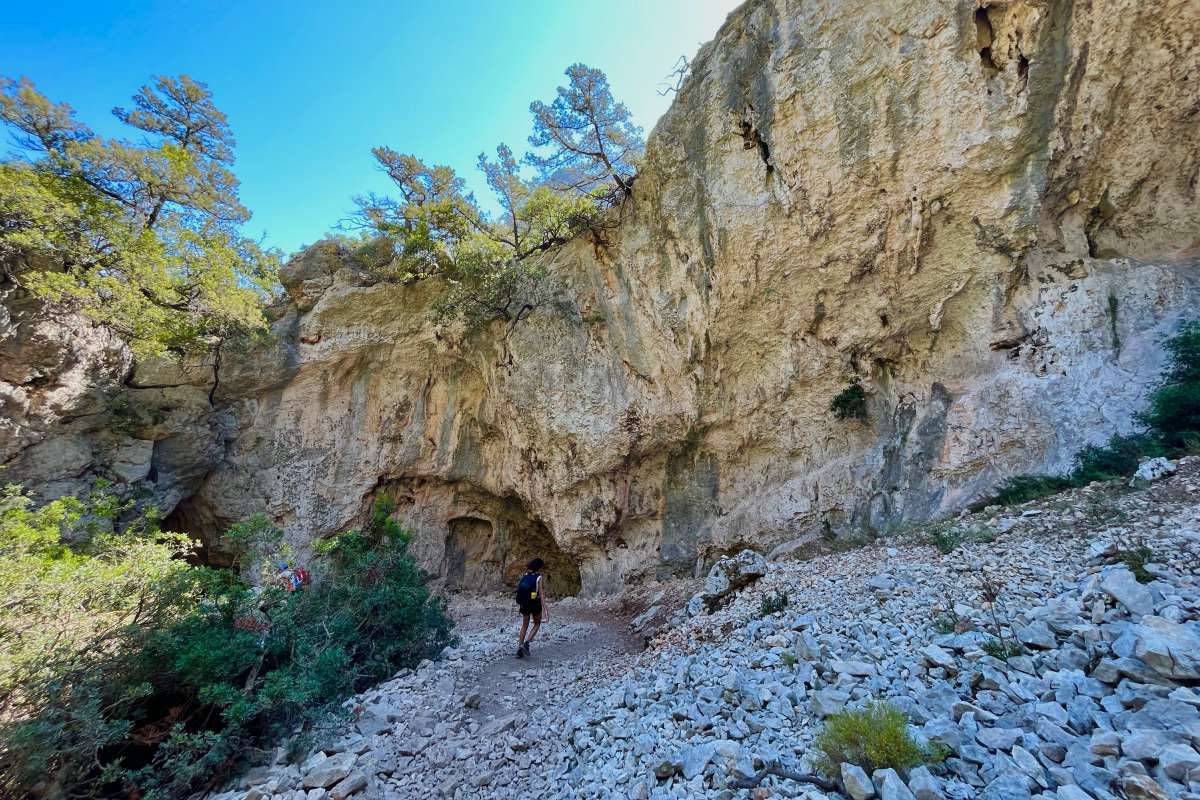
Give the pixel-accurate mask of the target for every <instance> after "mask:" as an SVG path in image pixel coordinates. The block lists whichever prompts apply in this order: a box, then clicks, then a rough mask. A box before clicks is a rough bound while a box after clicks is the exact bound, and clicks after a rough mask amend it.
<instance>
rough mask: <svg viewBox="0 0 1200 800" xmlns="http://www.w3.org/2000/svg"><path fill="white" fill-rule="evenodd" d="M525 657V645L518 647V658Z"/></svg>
mask: <svg viewBox="0 0 1200 800" xmlns="http://www.w3.org/2000/svg"><path fill="white" fill-rule="evenodd" d="M524 657H525V645H521V644H519V645H517V658H524Z"/></svg>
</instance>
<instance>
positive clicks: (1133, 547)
mask: <svg viewBox="0 0 1200 800" xmlns="http://www.w3.org/2000/svg"><path fill="white" fill-rule="evenodd" d="M1117 557H1118V558H1120V559H1121V562H1122V563H1123V564H1124V565H1125V566H1127V567H1129V571H1130V572H1132V573H1133V577H1134V578H1136V579H1137V582H1138V583H1150V582H1151V581H1152V580H1154V576H1153V575H1151V574H1150V572H1149V571H1147V569H1146V565H1147V564H1149V563H1150V562H1151V561H1153V560H1154V551H1153V550H1152V549H1150V546H1149V545H1148V544H1146V540H1145V539H1141V538H1137V539H1130V540H1128V541H1124V542H1119V543H1118V544H1117Z"/></svg>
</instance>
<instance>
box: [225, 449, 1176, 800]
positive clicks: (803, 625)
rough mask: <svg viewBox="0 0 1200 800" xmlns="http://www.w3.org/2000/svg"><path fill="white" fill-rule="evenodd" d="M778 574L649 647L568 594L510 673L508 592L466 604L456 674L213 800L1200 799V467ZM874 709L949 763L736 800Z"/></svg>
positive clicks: (427, 667) (368, 699) (683, 616)
mask: <svg viewBox="0 0 1200 800" xmlns="http://www.w3.org/2000/svg"><path fill="white" fill-rule="evenodd" d="M935 535H936V541H937V542H938V543H939V544H940V545H941V547H940V548H935V547H934V546H933V545H932V542H933V541H934V540H935V539H934V537H935ZM1133 547H1144V548H1145V550H1144V551H1143V552H1144V558H1143V559H1142V560H1141V562H1139V563H1138V565H1137V569H1138V570H1140V574H1138V575H1135V572H1134V570H1133V569H1131V564H1130V562H1129V560H1128V554H1129V552H1130V548H1133ZM751 560H753V559H751ZM763 567H764V569H765V573H766V574H765V575H764V576H763V577H761V578H760V579H759V580H757V581H756V582H754V583H752V584H750V585H749V586H747V587H745V588H743V589H741V590H740V591H737V592H735V593H733V594H731V595H730V596H728V597H726V598H724V600H723V605H721V607H719V608H717V609H716V610H714V611H712V612H711V613H709V612H708V611H707V610H706V609H705V608H704V606H705V603H703V602H692V603H688V604H687V605H688V607H689V608H690V609H691V611H690V612H685V611H683V610H679V611H677V612H676V613H675V615H674V620H673V621H672V623H671V624H670V625H668V626H666V627H665V628H664V629H663V630H662V631H661V632H660V633H659V634H658V635H657V636H656V637H655V638H654V639H653V641H651V643H650V646H649V647H648V648H647V649H645V650H644V651H641V650H640V649H639V648H636V647H634V646H633V643H632V642H631V641H629V639H628V638H627V637H626V634H625V630H626V623H625V620H624V619H623V618H621V617H620V616H619V615H617V614H614V613H611V612H605V611H603V610H601V609H589V608H588V607H586V606H584V605H582V604H578V603H575V602H573V601H568V602H564V603H559V604H556V607H554V608H552V621H551V624H549V625H548V626H546V627H544V628H543V631H542V634H543V635H542V636H541V637H540V638H539V641H538V642H537V643H536V644H535V649H534V658H533V659H532V660H518V659H516V658H515V657H514V652H513V651H514V649H515V645H514V642H513V639H514V638H515V626H514V619H515V616H514V615H513V614H511V613H509V607H508V606H507V604H506V603H505V602H504V601H498V602H497V603H493V604H490V605H489V604H486V603H478V602H476V603H474V604H472V603H468V602H465V601H460V602H457V603H456V605H455V608H454V613H455V616H456V618H457V619H459V625H460V628H459V631H460V635H461V643H460V644H459V646H457V647H456V648H453V649H451V650H450V651H448V652H447V653H446V657H445V658H444V659H442V660H439V661H438V662H432V663H430V662H427V663H424V664H422V665H421V667H420V668H419V669H418V670H416V671H414V672H408V673H403V674H400V675H397V676H396V677H395V678H394V679H393V680H391V681H389V682H388V683H386V684H383V685H381V686H379V687H377V688H376V689H374V690H372V691H371V692H367V693H365V694H364V695H361V696H359V697H358V698H356V699H355V705H356V710H357V712H358V714H359V718H358V721H357V723H356V725H355V728H354V730H351V731H342V732H341V733H340V734H339V735H337V736H334V737H332V739H331V740H330V741H328V742H325V743H323V744H322V746H321V749H319V750H317V751H316V752H314V753H313V755H311V756H310V757H309V759H308V760H307V761H306V762H304V763H302V764H294V765H290V766H288V765H285V764H283V763H282V762H280V763H278V764H276V765H275V766H272V767H267V768H261V769H259V770H257V771H253V772H252V773H251V774H250V775H248V776H246V778H245V779H244V780H243V781H242V783H241V786H240V787H239V788H238V789H237V790H235V791H231V792H229V793H228V796H227V798H224V799H223V800H243V798H245V800H262V799H263V798H266V797H268V796H274V800H326V798H330V799H331V800H342V798H343V797H346V796H349V795H351V794H358V793H362V794H363V795H364V796H371V797H382V798H389V799H395V800H402V799H406V798H431V797H432V798H454V800H484V798H517V797H538V798H562V799H563V800H567V799H568V798H569V799H570V800H576V799H577V798H589V799H594V800H600V798H604V799H605V800H627V799H628V798H632V799H633V800H659V799H661V800H667V798H709V799H710V800H734V799H735V798H738V799H739V800H740V799H741V798H751V800H759V799H760V798H775V797H800V798H809V800H826V798H846V797H849V798H851V800H868V798H873V797H875V798H878V799H879V800H914V798H915V800H969V799H970V798H983V799H984V800H1034V799H1036V800H1118V799H1119V798H1181V800H1200V692H1198V691H1197V688H1200V459H1197V458H1193V459H1187V460H1184V461H1183V462H1182V463H1181V464H1180V469H1179V474H1178V475H1176V476H1174V477H1171V478H1167V479H1165V480H1162V481H1159V482H1156V483H1153V484H1151V485H1149V486H1148V487H1139V488H1136V489H1130V488H1128V487H1126V486H1124V485H1120V484H1105V485H1093V486H1091V487H1085V488H1083V489H1080V490H1076V491H1073V492H1070V493H1067V494H1065V495H1060V496H1058V497H1053V498H1049V499H1047V500H1044V501H1041V502H1037V503H1032V504H1026V505H1025V506H1021V507H1018V508H1015V509H987V510H985V511H983V512H981V513H979V514H975V515H971V516H967V517H963V518H962V519H960V520H957V521H954V522H950V523H946V524H943V525H940V526H935V527H932V528H926V529H923V530H920V531H915V532H911V533H910V534H908V535H906V536H900V537H896V538H892V539H889V540H887V541H885V542H880V543H877V544H873V545H870V546H866V547H860V548H856V549H852V550H849V551H846V552H836V553H830V554H827V555H823V556H819V557H817V558H813V559H811V560H807V561H791V562H779V563H773V564H770V565H763ZM1138 578H1140V580H1139V579H1138ZM716 583H717V584H719V583H721V581H719V580H718V581H716ZM710 584H713V582H712V581H710ZM781 593H786V594H787V603H786V605H785V607H783V608H782V610H779V609H778V607H776V609H775V610H771V609H770V608H767V607H764V604H763V599H764V598H767V597H771V598H777V597H778V596H779V595H780V594H781ZM664 605H670V604H664ZM667 616H670V614H669V613H668V614H667ZM1001 639H1002V640H1003V642H1005V643H1008V644H1009V645H1010V646H1012V647H1013V650H1012V652H1006V653H999V652H998V651H997V648H996V645H997V644H998V643H999V641H1000V640H1001ZM1014 642H1015V643H1019V646H1016V645H1013V643H1014ZM998 655H1000V656H1001V657H997V656H998ZM875 700H882V701H887V702H888V703H890V704H892V705H893V706H895V707H896V708H898V709H900V710H901V711H902V712H903V713H904V714H905V716H906V717H907V718H908V719H909V722H910V732H911V734H912V735H913V736H914V737H915V738H916V739H917V740H918V741H921V742H923V743H925V744H927V745H932V744H936V745H938V746H940V747H941V749H942V752H943V755H944V759H943V760H941V761H940V762H939V763H934V764H930V765H929V766H928V767H921V768H917V769H913V770H911V771H906V772H903V773H902V774H901V773H896V772H893V771H891V770H879V771H876V772H874V773H873V774H872V773H871V772H870V771H869V770H862V769H856V768H853V767H850V768H847V769H846V770H845V771H843V772H841V773H839V774H837V775H834V776H833V778H834V779H835V781H836V782H837V783H838V792H823V791H820V790H818V789H816V788H814V787H812V786H805V785H801V784H798V783H795V782H792V781H789V780H786V779H783V778H776V777H768V778H766V779H765V780H763V781H762V784H761V785H760V786H758V787H757V788H754V789H744V788H737V783H738V782H739V781H744V780H746V779H747V778H752V777H757V776H758V775H759V773H760V771H761V770H762V769H763V768H764V767H766V766H768V765H778V766H780V767H782V768H783V769H786V770H790V771H798V772H807V771H810V770H811V769H812V763H813V742H814V737H815V736H816V734H817V733H818V732H819V731H820V729H821V725H822V721H823V719H825V718H826V717H827V716H828V715H829V714H831V713H833V712H835V711H837V710H839V709H842V708H847V707H849V708H854V707H857V706H861V705H863V704H865V703H867V702H870V701H875Z"/></svg>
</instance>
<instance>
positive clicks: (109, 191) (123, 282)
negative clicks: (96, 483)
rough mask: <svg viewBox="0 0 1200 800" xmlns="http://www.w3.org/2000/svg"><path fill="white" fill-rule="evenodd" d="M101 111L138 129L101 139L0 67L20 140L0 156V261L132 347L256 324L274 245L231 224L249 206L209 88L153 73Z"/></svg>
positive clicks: (188, 346)
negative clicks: (120, 104)
mask: <svg viewBox="0 0 1200 800" xmlns="http://www.w3.org/2000/svg"><path fill="white" fill-rule="evenodd" d="M113 114H114V115H115V116H116V117H117V119H119V120H121V121H122V122H123V123H125V124H126V125H128V126H130V127H131V128H133V129H135V130H137V131H138V132H139V133H140V134H142V135H143V136H142V138H141V139H140V140H138V141H133V140H129V139H105V138H101V137H99V136H97V135H96V134H95V133H94V132H93V131H92V130H91V129H90V128H88V127H87V126H86V125H84V124H83V123H81V122H79V121H78V120H77V119H76V118H75V113H74V111H73V109H71V107H70V106H69V105H66V104H65V103H54V102H51V101H50V100H49V99H47V98H46V97H45V96H44V95H43V94H42V93H41V92H39V91H38V90H37V88H36V87H35V86H34V84H33V83H32V82H31V81H29V80H28V79H25V78H22V79H20V80H12V79H9V78H0V119H2V120H3V121H4V122H5V123H7V125H8V126H9V127H10V128H11V129H12V131H13V132H14V134H15V135H14V139H15V141H16V143H17V145H18V147H19V148H20V149H21V151H22V153H21V154H20V155H17V156H14V157H11V158H9V159H7V160H5V161H3V162H0V268H2V269H3V270H4V273H5V275H6V276H7V277H8V278H9V279H11V280H13V281H15V282H16V283H17V284H19V285H20V286H22V287H23V288H25V289H26V290H27V291H29V292H30V293H32V294H33V295H35V296H37V297H40V298H42V299H45V300H48V301H50V302H53V303H58V304H63V305H65V306H67V307H70V308H74V309H77V310H80V311H82V312H84V313H86V314H88V315H90V316H92V317H94V318H96V319H98V320H100V321H102V322H104V323H105V324H107V325H109V326H111V327H113V328H114V329H115V330H117V331H118V332H119V333H120V334H122V335H123V336H124V337H125V338H126V339H127V340H128V341H129V342H130V343H131V344H132V345H133V346H134V348H135V349H136V350H138V351H139V352H143V353H164V352H171V353H184V352H189V351H194V350H197V349H208V348H211V347H214V346H216V345H217V344H219V343H220V342H223V341H226V340H227V339H229V338H231V337H236V336H241V335H245V334H248V333H252V332H255V331H261V330H263V329H264V327H265V320H264V317H263V313H262V306H263V301H264V298H265V297H266V295H267V293H268V292H269V291H270V290H271V289H272V287H273V286H274V283H275V269H276V267H277V265H278V255H277V254H276V253H274V252H272V251H267V250H264V249H263V248H261V247H260V246H259V245H258V244H257V243H256V242H254V241H253V240H251V239H248V238H246V237H245V236H243V235H242V234H241V232H240V228H241V225H242V224H243V223H245V222H246V221H247V220H248V219H249V217H250V214H249V212H248V211H247V210H246V208H245V207H244V206H243V205H242V204H241V202H240V200H239V197H238V181H237V178H236V177H235V175H234V174H233V172H232V169H231V167H232V165H233V162H234V156H233V147H234V139H233V135H232V132H231V131H230V129H229V125H228V122H227V120H226V118H225V115H224V114H223V113H222V112H221V111H220V110H219V109H218V108H217V107H216V105H215V104H214V102H213V99H212V94H211V92H210V91H209V90H208V88H207V87H206V86H205V85H204V84H203V83H200V82H198V81H194V80H192V79H191V78H188V77H187V76H180V77H178V78H173V77H165V76H160V77H157V78H155V79H154V82H153V84H152V85H148V86H144V87H142V88H141V89H140V90H139V92H138V93H137V94H136V95H134V97H133V105H132V107H131V108H129V109H125V108H116V109H114V110H113Z"/></svg>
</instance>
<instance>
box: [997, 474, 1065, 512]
mask: <svg viewBox="0 0 1200 800" xmlns="http://www.w3.org/2000/svg"><path fill="white" fill-rule="evenodd" d="M1072 485H1073V484H1072V483H1071V480H1070V479H1069V478H1064V477H1061V476H1057V475H1015V476H1013V477H1011V478H1009V479H1008V480H1006V481H1004V483H1002V484H1000V488H999V489H998V490H997V492H996V502H997V503H998V504H1000V505H1002V506H1015V505H1020V504H1021V503H1028V502H1029V501H1031V500H1040V499H1041V498H1043V497H1048V496H1050V495H1052V494H1057V493H1058V492H1061V491H1063V490H1064V489H1069V488H1071V486H1072Z"/></svg>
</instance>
